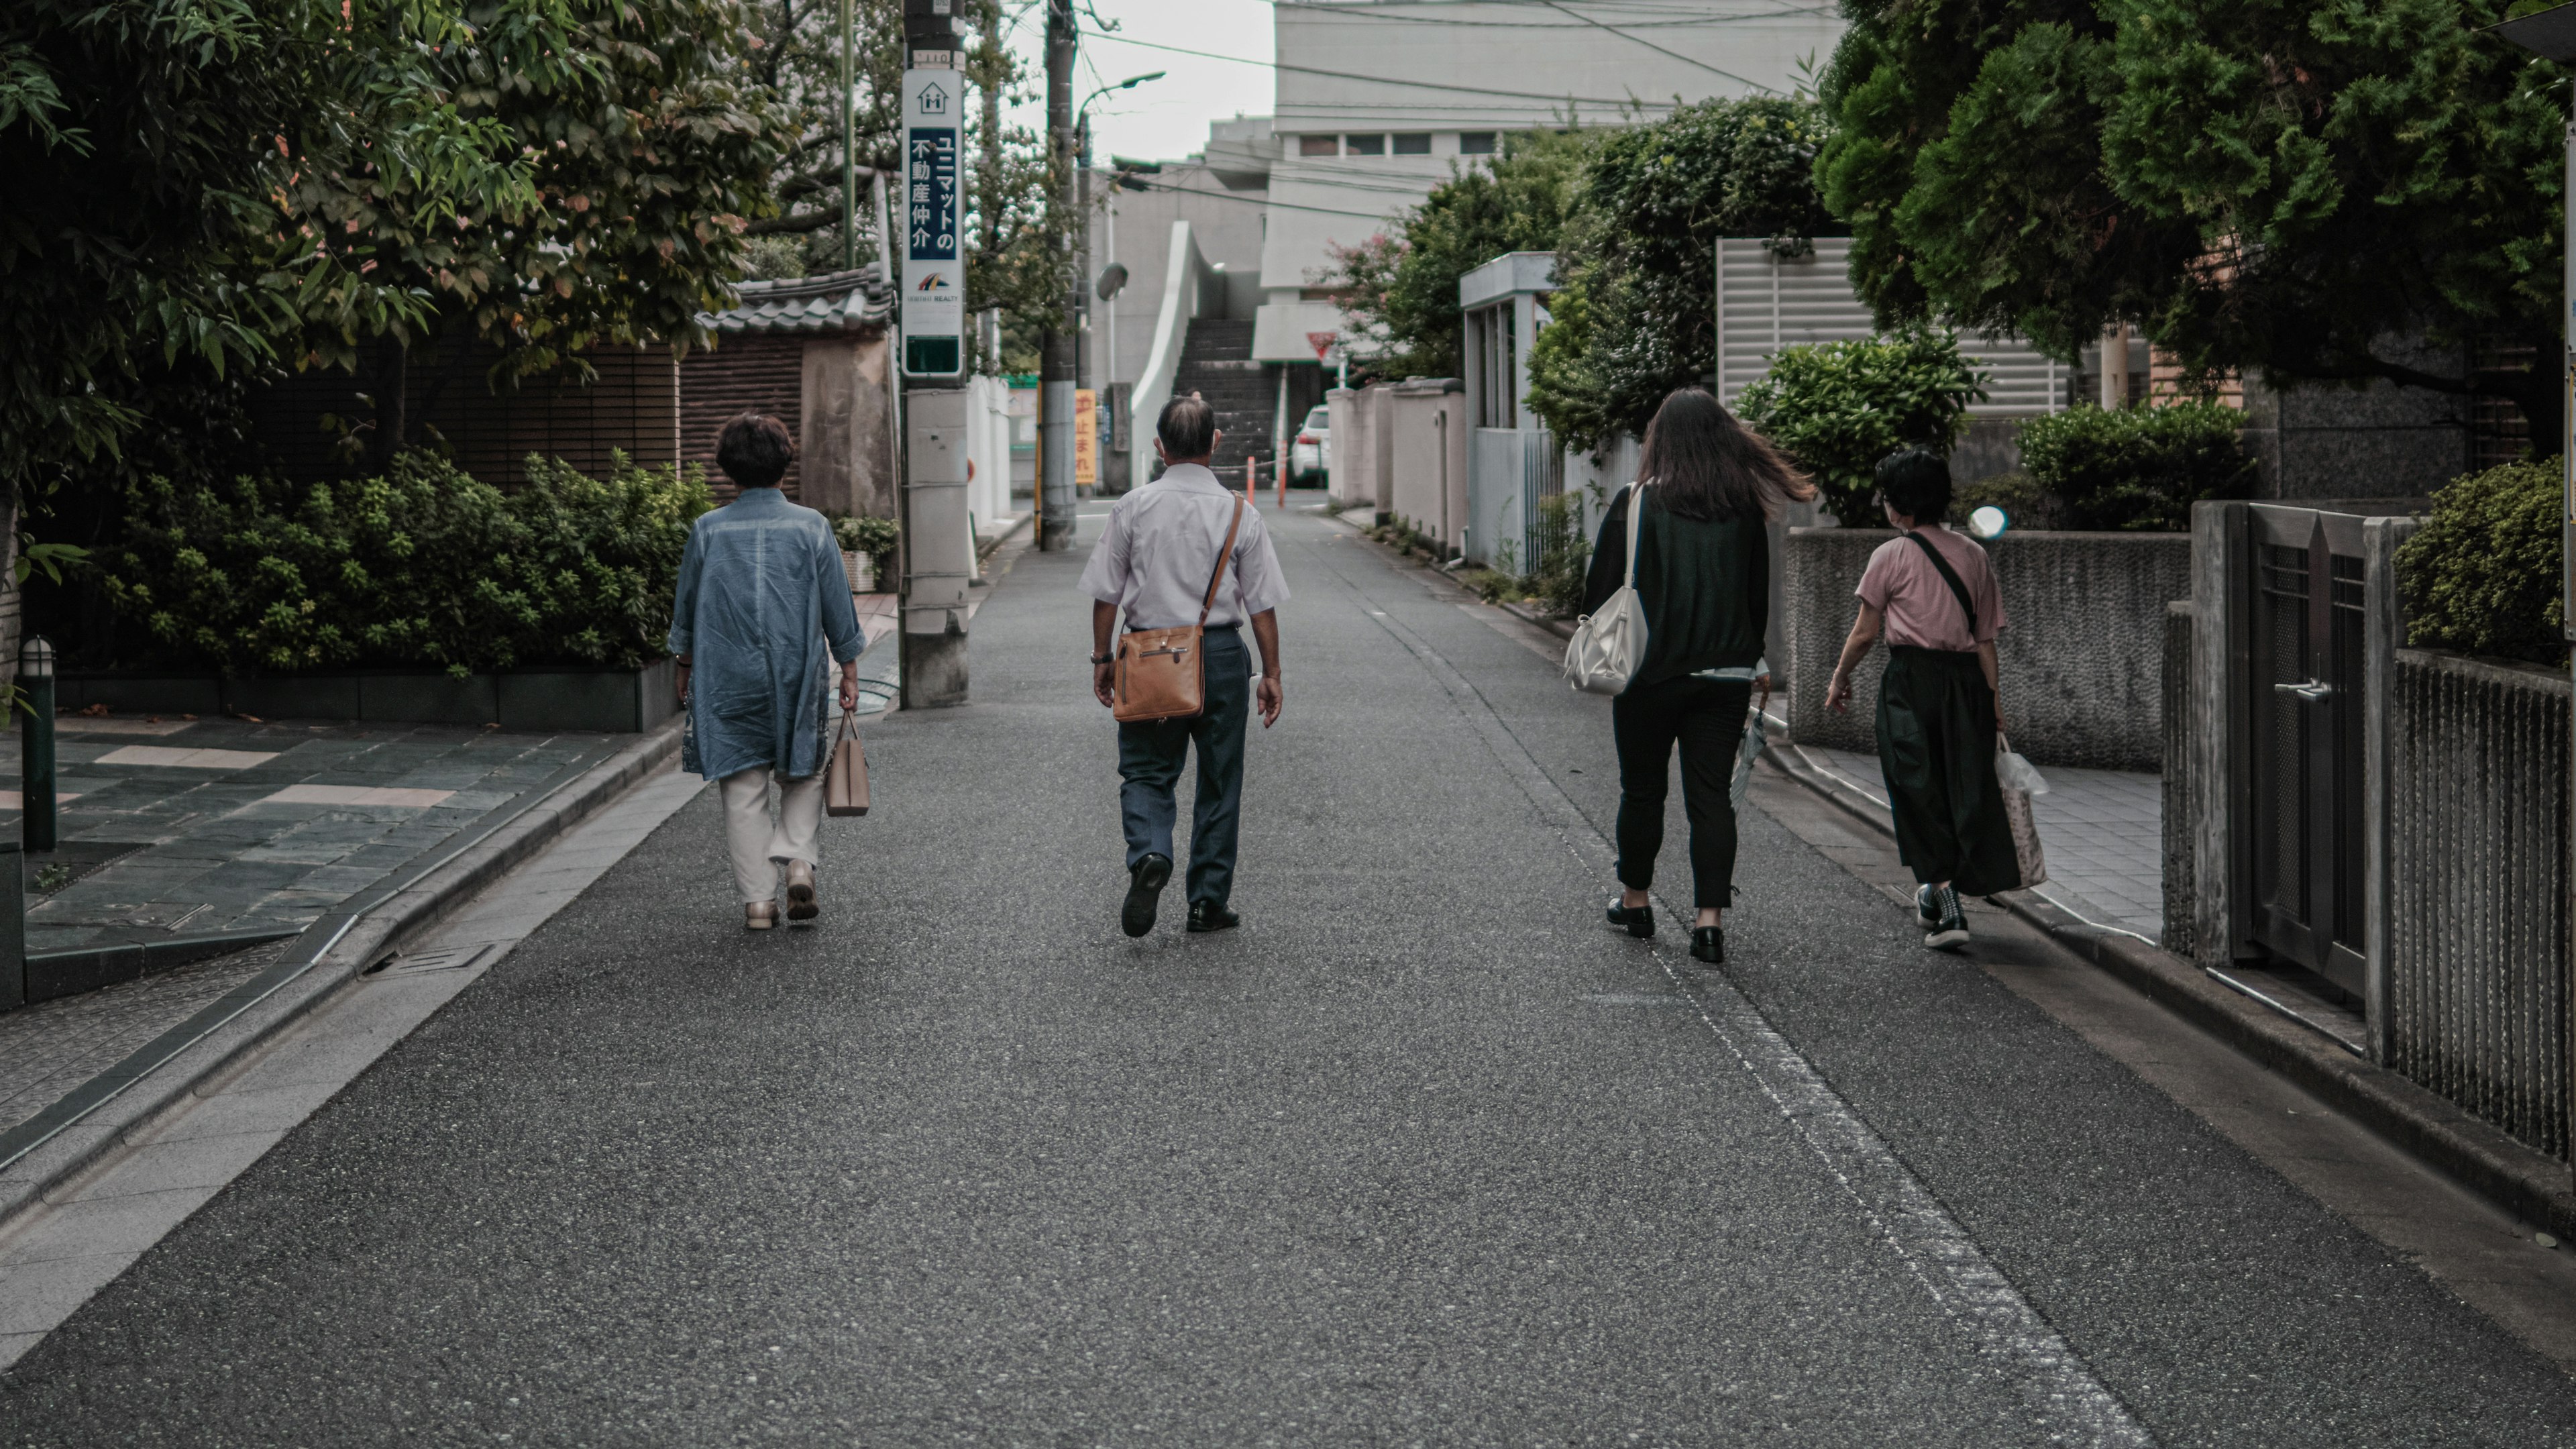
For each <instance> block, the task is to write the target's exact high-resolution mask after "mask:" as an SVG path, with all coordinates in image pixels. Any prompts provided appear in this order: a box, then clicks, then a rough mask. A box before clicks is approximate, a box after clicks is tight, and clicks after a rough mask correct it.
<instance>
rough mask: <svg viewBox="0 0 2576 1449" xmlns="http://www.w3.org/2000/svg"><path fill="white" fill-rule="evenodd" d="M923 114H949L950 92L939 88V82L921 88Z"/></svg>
mask: <svg viewBox="0 0 2576 1449" xmlns="http://www.w3.org/2000/svg"><path fill="white" fill-rule="evenodd" d="M921 113H922V114H923V115H925V116H944V115H947V114H948V92H946V91H944V90H941V89H940V88H939V82H937V81H932V82H931V83H930V84H928V85H926V86H923V87H922V88H921Z"/></svg>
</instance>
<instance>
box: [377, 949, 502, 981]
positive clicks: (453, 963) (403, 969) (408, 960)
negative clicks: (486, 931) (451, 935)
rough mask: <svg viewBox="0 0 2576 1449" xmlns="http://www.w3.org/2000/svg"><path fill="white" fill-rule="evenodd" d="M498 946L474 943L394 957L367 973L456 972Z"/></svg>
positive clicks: (397, 974)
mask: <svg viewBox="0 0 2576 1449" xmlns="http://www.w3.org/2000/svg"><path fill="white" fill-rule="evenodd" d="M498 944H500V943H499V942H497V941H476V942H474V943H472V944H470V945H464V946H441V947H439V948H438V949H437V950H435V951H414V952H409V953H406V954H404V955H400V956H396V957H394V958H393V959H392V960H390V961H387V962H386V963H385V964H384V965H382V966H379V967H377V968H376V969H375V970H373V971H370V972H368V973H367V974H368V975H370V976H417V975H419V974H420V973H422V972H424V971H458V970H462V969H464V968H465V967H468V966H472V965H474V964H476V963H478V962H480V961H482V960H483V958H484V957H486V956H488V955H490V954H491V952H492V948H493V947H494V946H496V945H498Z"/></svg>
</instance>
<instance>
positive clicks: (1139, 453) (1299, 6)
mask: <svg viewBox="0 0 2576 1449" xmlns="http://www.w3.org/2000/svg"><path fill="white" fill-rule="evenodd" d="M1273 14H1274V17H1275V18H1274V22H1273V23H1274V25H1275V27H1276V35H1277V62H1276V63H1277V76H1278V90H1277V100H1278V106H1277V114H1276V115H1275V116H1269V117H1237V118H1236V119H1234V120H1232V121H1220V122H1218V123H1216V124H1215V125H1214V126H1213V127H1211V128H1210V135H1209V139H1208V145H1207V149H1206V150H1205V151H1204V152H1202V153H1200V154H1197V155H1194V156H1192V157H1190V158H1188V159H1187V160H1186V161H1182V162H1169V161H1166V162H1165V164H1164V166H1163V169H1162V171H1161V172H1160V173H1159V174H1155V175H1151V176H1146V177H1141V178H1139V180H1140V181H1141V182H1142V184H1143V185H1144V186H1145V188H1146V189H1144V190H1141V191H1136V190H1125V191H1121V190H1115V189H1112V175H1113V168H1112V167H1111V166H1110V164H1109V158H1106V157H1095V158H1094V164H1095V167H1096V168H1097V170H1098V174H1097V175H1096V176H1095V178H1094V180H1093V194H1094V195H1095V196H1099V195H1101V194H1102V193H1103V192H1107V194H1108V196H1109V200H1108V202H1107V204H1106V205H1105V206H1103V207H1101V208H1099V209H1098V210H1097V213H1096V214H1095V216H1094V218H1093V220H1092V223H1091V256H1092V271H1093V272H1094V274H1095V275H1096V274H1097V273H1098V272H1099V271H1100V270H1101V269H1103V268H1105V267H1106V266H1107V265H1108V264H1109V263H1111V262H1117V263H1120V264H1123V265H1124V266H1125V267H1126V268H1127V273H1128V280H1127V285H1126V288H1125V290H1124V291H1122V292H1121V293H1120V294H1119V295H1118V296H1117V298H1115V299H1114V300H1113V301H1111V302H1108V303H1106V304H1095V309H1094V311H1093V314H1092V324H1091V336H1090V337H1089V338H1088V339H1086V343H1085V345H1086V347H1087V348H1088V350H1089V351H1088V360H1089V362H1090V367H1089V375H1090V376H1091V378H1092V379H1093V380H1094V383H1095V385H1096V386H1098V387H1099V388H1100V389H1101V391H1102V394H1103V399H1104V403H1106V404H1107V405H1108V406H1110V407H1112V408H1113V409H1114V408H1116V407H1117V406H1118V400H1121V399H1129V398H1132V403H1133V408H1134V412H1133V414H1132V415H1133V416H1136V417H1144V416H1147V415H1148V414H1150V412H1151V411H1152V410H1153V409H1154V408H1156V407H1159V406H1160V402H1161V400H1162V399H1163V398H1165V397H1168V396H1170V395H1171V393H1172V391H1173V389H1174V388H1175V387H1178V388H1180V389H1182V390H1184V391H1186V390H1192V389H1205V390H1206V391H1207V395H1208V396H1209V397H1210V398H1211V399H1212V400H1216V399H1218V398H1219V397H1220V394H1222V395H1223V401H1222V403H1221V406H1220V411H1221V413H1223V414H1224V416H1225V423H1224V426H1225V428H1226V430H1227V433H1228V436H1229V438H1230V439H1231V441H1230V442H1229V443H1228V445H1227V447H1226V449H1225V450H1224V453H1223V457H1224V459H1225V462H1226V464H1227V466H1229V467H1231V466H1232V465H1233V464H1234V462H1236V461H1238V460H1239V459H1240V458H1242V457H1244V456H1253V457H1258V458H1262V459H1265V460H1268V459H1274V458H1275V457H1276V456H1277V454H1278V452H1279V449H1280V446H1281V444H1282V443H1284V441H1285V440H1286V439H1287V438H1288V437H1289V436H1290V435H1291V434H1292V433H1293V431H1294V428H1295V424H1296V420H1297V419H1299V418H1302V417H1304V416H1305V414H1306V411H1307V409H1309V408H1310V407H1312V406H1314V405H1315V404H1317V403H1320V402H1321V401H1323V393H1324V389H1325V387H1326V386H1327V385H1328V382H1329V379H1328V377H1327V361H1326V353H1327V349H1326V348H1324V347H1319V346H1318V342H1319V340H1320V341H1322V342H1324V343H1326V344H1329V343H1330V340H1331V339H1332V338H1333V337H1334V336H1335V335H1337V334H1338V333H1339V332H1340V331H1341V330H1342V314H1341V310H1340V308H1338V307H1337V306H1335V305H1334V303H1333V301H1332V288H1331V286H1330V284H1329V277H1330V275H1331V273H1332V271H1333V269H1334V266H1335V262H1334V255H1333V253H1334V248H1336V247H1347V246H1355V245H1358V244H1360V243H1362V242H1365V241H1367V240H1368V239H1369V238H1370V237H1371V236H1373V235H1376V234H1378V233H1380V232H1383V231H1384V230H1385V229H1386V227H1387V222H1388V218H1390V217H1392V216H1394V215H1395V214H1397V213H1399V212H1402V211H1404V210H1406V209H1408V208H1410V207H1413V206H1416V205H1419V204H1420V203H1421V201H1422V200H1423V198H1424V197H1426V196H1427V195H1429V194H1430V190H1431V188H1432V187H1433V186H1435V185H1438V184H1439V183H1440V182H1441V181H1443V180H1445V179H1447V178H1448V177H1449V176H1450V175H1451V174H1452V170H1453V168H1457V167H1461V166H1473V165H1475V164H1477V158H1478V157H1480V156H1486V155H1490V154H1492V153H1493V152H1494V150H1495V149H1496V148H1497V146H1498V145H1499V144H1500V140H1501V137H1502V136H1503V135H1504V133H1506V132H1510V131H1516V130H1531V129H1536V128H1540V127H1557V126H1567V125H1576V126H1593V125H1620V124H1626V123H1629V122H1632V121H1635V120H1638V119H1641V118H1645V119H1651V118H1654V117H1659V116H1662V115H1664V114H1666V113H1668V112H1669V111H1671V110H1672V109H1673V107H1674V106H1675V105H1677V104H1680V103H1684V102H1690V101H1700V100H1707V99H1710V98H1713V97H1721V96H1723V97H1737V96H1750V95H1773V94H1777V95H1787V94H1790V93H1793V92H1794V91H1796V90H1797V89H1798V87H1799V86H1800V85H1801V84H1802V82H1803V81H1804V80H1805V78H1806V71H1805V67H1808V66H1810V65H1813V66H1817V67H1821V66H1822V64H1823V63H1824V61H1825V59H1826V58H1827V57H1828V56H1829V55H1830V53H1831V52H1832V49H1833V46H1834V43H1835V41H1836V40H1837V39H1838V38H1839V37H1840V35H1841V33H1842V28H1843V27H1842V21H1841V19H1840V17H1839V15H1838V14H1837V10H1836V5H1835V0H1563V3H1562V4H1557V3H1537V0H1276V4H1275V6H1274V10H1273ZM1175 223H1187V236H1186V243H1184V242H1183V241H1182V240H1181V237H1182V233H1180V232H1178V231H1176V230H1175ZM1176 246H1183V247H1184V249H1185V251H1186V252H1187V255H1185V256H1180V257H1176V256H1175V255H1174V248H1175V247H1176ZM1193 324H1197V325H1196V326H1195V327H1194V326H1193ZM1329 356H1330V360H1331V361H1334V362H1338V361H1339V360H1340V357H1339V353H1338V352H1337V351H1336V352H1330V353H1329ZM1247 368H1257V369H1258V370H1259V374H1260V376H1259V386H1258V399H1257V400H1256V399H1255V397H1254V388H1253V386H1252V380H1251V379H1250V378H1246V377H1243V376H1241V374H1240V373H1238V372H1235V371H1230V370H1229V369H1247ZM1111 432H1112V435H1113V436H1118V435H1120V430H1119V429H1117V428H1116V426H1115V421H1114V419H1113V425H1112V429H1111ZM1125 436H1126V437H1127V440H1128V441H1130V442H1131V444H1133V446H1134V448H1135V450H1136V451H1134V452H1131V453H1130V455H1129V457H1128V460H1127V462H1128V464H1129V465H1130V469H1131V471H1132V473H1133V474H1134V475H1135V476H1138V477H1141V476H1142V474H1143V473H1144V471H1145V469H1144V467H1143V465H1142V459H1144V458H1145V457H1147V456H1149V451H1150V450H1147V449H1145V447H1144V445H1143V443H1142V440H1141V439H1137V438H1135V437H1134V435H1133V434H1132V432H1130V433H1127V434H1125ZM1109 442H1110V439H1109V438H1104V439H1103V443H1104V453H1106V452H1109V451H1111V450H1110V449H1109V448H1108V447H1107V445H1108V444H1109ZM1110 462H1111V465H1112V471H1113V472H1115V471H1116V466H1117V465H1116V460H1114V459H1112V460H1110Z"/></svg>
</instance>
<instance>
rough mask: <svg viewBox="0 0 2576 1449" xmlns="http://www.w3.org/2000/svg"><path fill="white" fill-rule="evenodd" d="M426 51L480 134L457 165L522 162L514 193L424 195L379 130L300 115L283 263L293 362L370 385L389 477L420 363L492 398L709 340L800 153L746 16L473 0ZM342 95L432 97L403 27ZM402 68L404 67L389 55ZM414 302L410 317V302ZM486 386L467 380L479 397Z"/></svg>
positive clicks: (656, 3) (445, 94)
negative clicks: (429, 348) (597, 355)
mask: <svg viewBox="0 0 2576 1449" xmlns="http://www.w3.org/2000/svg"><path fill="white" fill-rule="evenodd" d="M461 18H462V22H463V23H462V24H461V25H460V26H459V27H457V30H456V33H454V34H450V35H448V36H446V37H445V38H444V39H443V40H442V41H441V42H440V43H438V44H436V45H435V46H434V47H432V53H431V56H430V60H429V71H430V73H429V75H428V76H427V77H426V78H425V79H426V82H427V84H428V85H429V86H430V87H431V91H430V94H431V95H433V96H435V97H437V98H439V99H440V100H441V102H442V103H443V104H445V105H446V106H448V107H449V108H451V110H452V112H453V114H454V115H455V116H456V117H457V118H459V120H460V121H461V123H462V124H463V125H465V126H467V127H471V128H473V129H472V132H471V146H470V148H465V147H460V149H465V150H466V151H467V154H465V155H464V156H462V157H460V158H459V159H458V160H457V162H456V171H457V174H458V175H459V176H460V177H464V178H471V177H474V176H476V175H479V174H480V173H478V172H476V171H474V170H473V169H472V166H473V164H474V163H477V162H480V163H483V164H485V165H487V166H499V165H513V166H515V167H516V168H517V172H516V173H515V178H514V179H521V181H522V184H519V185H513V186H507V187H473V186H465V185H458V184H436V183H439V182H441V181H443V180H444V179H445V178H443V177H438V176H433V177H431V178H429V180H430V181H431V182H432V184H427V185H424V184H420V180H419V178H416V177H412V176H406V175H402V174H395V173H389V172H387V171H386V170H385V169H384V168H382V167H379V166H377V165H375V164H373V162H372V160H371V157H372V154H373V148H372V145H371V142H372V139H373V137H372V133H355V134H335V133H334V132H333V131H332V130H331V129H329V128H330V127H331V126H332V116H333V114H334V113H333V112H331V111H330V110H329V109H327V108H326V109H324V110H322V111H320V112H308V113H305V114H302V115H299V116H298V117H296V118H295V121H296V124H297V126H298V129H299V130H301V131H303V132H304V133H305V137H304V144H302V145H295V144H294V142H295V139H296V138H295V136H294V135H293V134H292V133H290V135H289V137H288V140H289V145H290V148H291V149H292V150H293V152H294V159H295V162H296V165H295V170H294V173H293V175H292V176H291V177H289V178H288V180H287V182H286V183H285V184H284V186H283V187H282V188H281V190H280V192H279V201H280V205H281V206H282V208H283V211H284V216H285V220H286V223H287V224H286V226H285V227H284V228H282V229H281V232H280V235H279V245H280V246H281V248H282V249H283V250H285V251H286V252H287V253H288V254H289V255H290V256H294V257H297V258H300V259H306V260H303V261H302V262H301V263H300V264H301V265H304V266H305V267H306V269H307V272H308V276H307V280H306V281H305V283H304V285H303V288H302V291H301V293H300V294H299V300H298V310H299V311H300V313H301V316H302V321H303V328H302V337H301V341H302V351H301V354H300V356H299V357H298V359H297V361H298V365H300V366H306V367H318V366H340V367H349V368H356V367H360V366H364V365H373V366H375V367H376V368H378V373H377V377H376V389H375V392H374V399H375V403H376V416H375V418H374V420H373V422H372V424H371V428H372V436H371V438H370V440H369V441H370V446H371V449H372V451H373V453H374V456H375V457H376V459H377V462H378V463H379V465H380V466H381V465H382V464H384V463H386V462H388V461H389V460H390V458H391V456H392V454H393V452H394V451H395V450H396V449H398V448H401V447H403V446H407V445H410V444H412V443H414V442H417V441H419V437H418V433H417V430H416V429H415V428H414V427H412V426H411V424H410V423H409V421H408V410H407V408H406V397H405V388H404V379H405V378H406V376H407V374H408V370H409V369H408V366H407V363H408V357H409V354H410V353H411V352H412V351H413V350H414V349H416V348H417V347H418V346H420V345H421V344H423V343H425V342H426V343H434V344H437V345H438V348H439V352H440V356H441V361H442V364H443V367H442V369H441V371H442V375H443V381H442V384H441V385H464V384H466V382H467V381H468V380H467V378H466V376H465V374H466V372H467V368H468V365H469V359H471V358H472V357H474V356H475V355H476V354H477V353H478V352H480V353H482V354H485V355H486V356H487V359H489V360H487V363H486V367H485V373H486V376H487V377H488V378H489V379H490V380H491V381H492V382H494V383H497V384H500V385H507V384H508V383H509V382H510V381H512V380H514V379H516V378H520V377H525V376H529V375H532V374H535V373H540V372H546V371H549V370H553V369H557V368H563V367H570V368H572V369H574V370H575V371H577V372H583V373H586V372H587V371H588V366H587V364H586V363H585V362H583V361H582V357H581V354H582V353H583V352H584V351H586V350H587V349H590V348H593V347H597V346H601V345H606V344H621V343H629V344H631V343H640V342H666V343H671V344H674V345H676V346H679V347H682V348H685V347H687V346H688V345H689V344H691V343H692V342H694V341H695V340H696V339H697V335H698V331H697V322H696V318H697V314H698V313H699V312H700V311H702V310H705V309H707V308H708V307H710V306H713V305H717V304H719V303H721V302H722V301H723V300H724V298H725V295H726V287H727V284H728V283H729V282H730V281H731V280H732V279H733V278H734V277H736V276H738V275H740V273H741V270H742V256H743V248H744V245H745V243H744V234H745V233H746V232H747V230H748V228H749V225H750V217H751V216H753V215H757V214H758V213H760V212H762V211H765V210H767V209H768V208H769V206H770V205H771V204H772V203H771V201H770V198H769V196H768V182H769V175H770V170H771V167H772V166H773V165H774V164H775V163H776V161H777V159H778V157H779V155H780V154H781V150H782V143H783V141H784V140H785V139H786V134H787V132H786V122H785V118H784V117H783V115H782V114H781V112H780V109H779V108H778V106H777V105H776V98H775V96H774V94H773V93H772V92H771V91H769V90H768V89H767V88H766V87H764V86H762V85H761V84H760V83H759V78H758V75H757V73H756V71H755V69H754V66H753V62H752V58H751V57H752V54H753V51H752V49H751V46H750V43H749V42H750V39H751V30H750V26H749V20H750V17H749V14H748V13H747V11H746V9H745V7H744V6H742V5H741V4H739V3H737V0H540V3H530V0H465V3H464V5H463V6H462V10H461ZM389 39H390V40H391V42H392V43H389V44H387V45H384V46H382V47H379V48H377V49H375V50H373V51H369V52H366V53H364V54H362V55H361V56H360V57H359V59H358V62H357V64H356V65H355V66H354V67H353V69H354V70H355V71H356V73H355V74H353V75H352V76H350V77H349V78H348V79H347V80H346V81H345V83H344V84H343V86H342V89H343V90H345V91H357V92H360V93H371V92H372V91H374V90H376V89H379V88H382V87H384V86H386V85H389V84H393V83H396V82H397V81H399V82H401V83H404V84H420V83H421V82H422V80H423V78H422V77H419V76H416V75H415V74H414V73H413V71H412V69H411V66H412V61H411V60H410V59H409V57H408V53H407V48H406V44H405V42H409V41H412V40H413V39H415V37H413V36H411V35H410V34H409V32H408V31H405V30H400V29H397V30H396V31H395V32H394V34H393V35H392V36H391V37H389ZM397 57H400V58H397ZM406 303H408V304H410V305H408V306H407V305H405V304H406ZM483 380H484V379H482V378H474V379H471V381H472V382H481V381H483Z"/></svg>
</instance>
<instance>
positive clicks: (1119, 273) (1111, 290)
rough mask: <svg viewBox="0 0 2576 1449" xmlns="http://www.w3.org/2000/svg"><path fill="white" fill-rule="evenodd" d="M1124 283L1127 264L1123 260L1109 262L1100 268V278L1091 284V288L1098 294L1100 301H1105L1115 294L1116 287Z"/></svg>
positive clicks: (1122, 285) (1116, 293) (1116, 292)
mask: <svg viewBox="0 0 2576 1449" xmlns="http://www.w3.org/2000/svg"><path fill="white" fill-rule="evenodd" d="M1126 285H1127V264H1126V263H1124V262H1111V263H1110V264H1109V265H1107V266H1105V267H1102V268H1101V269H1100V280H1099V281H1098V282H1097V283H1095V284H1093V286H1092V290H1093V291H1095V292H1098V293H1099V294H1100V300H1101V301H1103V302H1106V301H1108V300H1109V299H1110V298H1112V297H1115V296H1117V295H1118V289H1119V288H1121V287H1124V286H1126Z"/></svg>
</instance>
